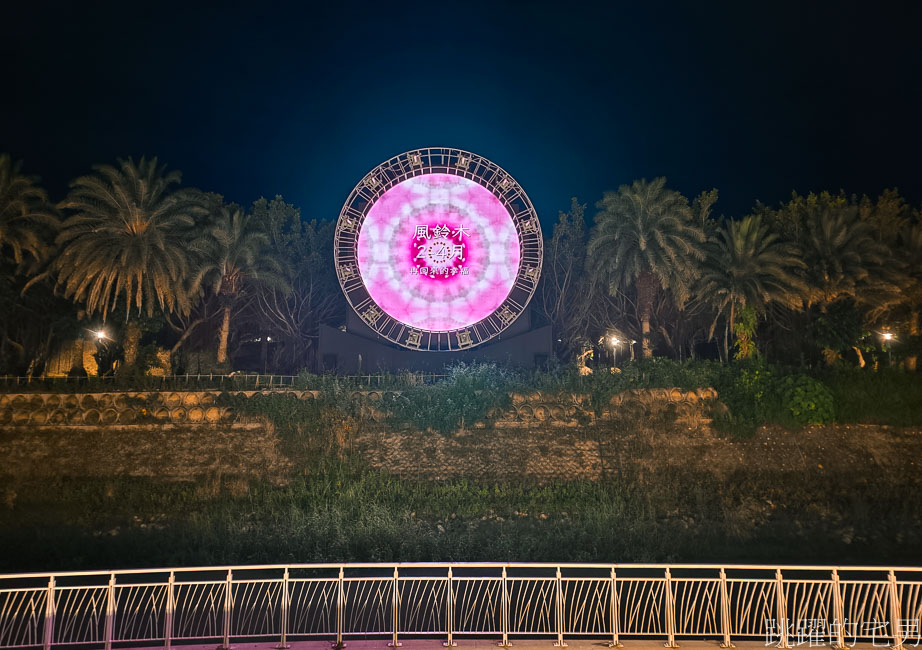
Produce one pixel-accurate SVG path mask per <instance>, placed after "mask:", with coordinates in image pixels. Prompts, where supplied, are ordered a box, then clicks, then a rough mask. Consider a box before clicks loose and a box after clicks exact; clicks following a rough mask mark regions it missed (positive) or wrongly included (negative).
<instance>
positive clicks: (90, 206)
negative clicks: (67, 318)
mask: <svg viewBox="0 0 922 650" xmlns="http://www.w3.org/2000/svg"><path fill="white" fill-rule="evenodd" d="M94 169H95V173H94V174H90V175H88V176H81V177H80V178H78V179H76V180H75V181H73V182H72V183H71V185H70V186H71V190H70V192H69V194H68V195H67V198H66V199H65V200H64V201H63V202H62V203H61V205H60V207H61V208H63V209H66V210H68V211H70V212H71V216H70V217H68V218H67V219H66V220H65V221H64V223H63V225H62V230H61V233H60V235H58V239H57V243H58V245H59V246H60V247H61V252H60V254H59V256H58V259H57V260H56V264H55V266H56V270H57V282H58V285H59V286H60V287H62V288H63V290H64V295H65V296H66V297H69V298H72V299H73V300H77V301H81V302H84V303H85V304H86V309H87V312H88V313H89V314H94V313H100V314H101V315H102V317H103V319H105V318H106V316H107V315H108V314H109V313H110V312H111V311H113V310H114V309H115V308H116V307H117V305H118V303H119V302H120V301H122V302H123V303H124V307H125V312H126V319H127V320H128V322H127V324H126V327H125V340H124V349H125V362H126V363H127V364H131V363H134V361H135V359H136V357H137V349H138V342H139V339H140V335H141V332H140V326H139V325H138V323H137V322H136V320H135V319H133V318H132V317H131V314H132V313H136V314H138V315H140V314H142V313H143V314H146V315H148V316H151V315H153V313H154V311H155V309H159V310H161V311H164V312H173V311H176V312H180V313H185V312H186V311H188V309H189V306H190V295H189V292H188V291H187V290H186V282H187V280H188V278H189V275H190V260H189V250H188V246H187V244H186V241H187V239H188V231H189V229H190V228H191V227H192V226H193V225H194V224H195V221H196V218H197V217H199V216H201V215H204V214H205V213H206V208H205V206H204V203H203V199H202V197H201V195H200V194H199V193H198V192H195V191H192V190H173V188H172V186H173V185H176V184H178V183H179V182H180V178H181V176H180V173H179V172H178V171H171V172H169V173H167V172H166V167H165V166H159V165H158V164H157V159H156V158H153V159H151V160H146V159H144V158H141V161H140V162H139V163H137V164H135V162H134V161H133V160H132V159H131V158H129V159H128V160H120V161H119V163H118V165H117V166H112V165H97V166H95V167H94Z"/></svg>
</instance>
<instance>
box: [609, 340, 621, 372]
mask: <svg viewBox="0 0 922 650" xmlns="http://www.w3.org/2000/svg"><path fill="white" fill-rule="evenodd" d="M609 342H610V343H611V360H612V365H613V366H617V365H618V345H619V344H620V343H621V339H619V338H618V337H617V336H613V337H611V339H610V340H609Z"/></svg>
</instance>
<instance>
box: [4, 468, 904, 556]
mask: <svg viewBox="0 0 922 650" xmlns="http://www.w3.org/2000/svg"><path fill="white" fill-rule="evenodd" d="M7 490H8V491H7V498H6V501H7V506H6V507H4V508H2V509H0V547H2V548H4V550H5V552H4V553H3V554H2V556H0V570H5V571H25V570H53V569H61V570H64V569H103V568H130V567H138V566H182V565H187V566H188V565H194V564H224V563H257V562H312V561H384V562H386V561H436V560H438V561H475V560H491V561H503V560H508V561H560V562H563V561H572V562H581V561H582V562H589V561H597V562H613V561H619V562H627V561H636V562H699V561H722V562H733V561H737V562H743V561H745V562H765V563H776V562H820V563H822V562H835V563H850V562H852V563H854V562H870V563H908V564H915V563H918V562H919V561H920V552H919V549H920V548H922V536H920V531H922V527H920V522H919V513H918V512H917V510H916V509H915V508H914V507H913V506H912V504H914V503H918V502H919V499H920V498H922V486H920V485H919V483H918V482H914V483H907V482H905V481H901V480H900V479H899V478H895V479H893V480H885V479H882V477H880V476H872V475H870V473H868V472H866V473H862V472H861V471H860V468H857V471H856V473H854V474H852V475H849V476H847V477H846V476H835V477H831V478H828V477H822V476H815V475H798V476H797V477H796V480H793V477H792V479H789V480H786V479H784V478H783V475H779V474H777V473H775V472H773V471H769V470H767V469H764V470H763V469H760V468H752V470H751V471H742V470H741V471H739V472H738V473H737V474H734V475H731V476H726V477H720V478H717V477H714V476H701V475H682V474H681V473H678V474H674V475H671V476H656V477H655V480H650V479H646V480H644V481H637V480H634V479H633V478H632V477H624V478H623V479H622V480H612V481H606V482H601V483H588V482H570V483H560V484H556V485H548V486H537V485H531V484H528V483H503V484H490V483H483V482H478V481H469V480H464V479H458V480H453V481H447V482H441V483H434V482H423V481H407V480H403V479H397V478H393V477H391V476H388V475H385V474H382V473H379V472H374V471H370V470H367V469H364V468H363V467H362V465H361V464H360V463H359V462H357V461H354V460H346V461H341V462H340V461H324V462H323V463H322V464H320V465H317V466H315V467H313V468H311V471H310V472H308V473H307V474H306V475H302V476H299V477H297V478H296V479H294V480H293V481H292V482H291V483H290V484H289V485H287V486H284V487H278V486H272V485H269V484H265V483H258V484H251V485H246V484H243V485H241V484H240V483H239V482H235V480H233V479H232V478H226V479H221V478H220V477H212V478H211V479H209V480H207V481H202V482H200V483H198V484H191V483H189V484H175V483H174V484H165V483H158V482H155V481H151V480H146V479H127V478H122V479H117V480H112V481H94V480H70V481H58V482H55V483H48V482H47V481H43V482H28V481H26V482H23V483H20V484H18V485H16V486H14V487H11V488H7ZM9 490H14V496H12V497H11V496H10V491H9ZM894 531H897V532H894Z"/></svg>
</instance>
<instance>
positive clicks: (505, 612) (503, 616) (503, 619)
mask: <svg viewBox="0 0 922 650" xmlns="http://www.w3.org/2000/svg"><path fill="white" fill-rule="evenodd" d="M502 585H503V607H502V610H501V611H500V616H499V618H500V624H501V625H502V627H503V640H502V641H501V642H500V643H499V646H500V647H501V648H508V647H509V646H511V645H512V644H511V643H509V592H508V590H507V589H506V567H503V581H502Z"/></svg>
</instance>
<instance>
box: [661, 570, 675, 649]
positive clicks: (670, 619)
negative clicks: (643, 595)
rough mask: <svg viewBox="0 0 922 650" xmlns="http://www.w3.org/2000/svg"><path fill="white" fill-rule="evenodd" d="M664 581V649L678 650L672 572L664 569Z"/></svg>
mask: <svg viewBox="0 0 922 650" xmlns="http://www.w3.org/2000/svg"><path fill="white" fill-rule="evenodd" d="M665 577H666V580H665V582H664V586H665V588H666V635H667V640H666V643H665V647H667V648H678V647H679V645H678V644H677V643H676V642H675V599H674V598H673V596H672V572H671V571H669V568H668V567H667V568H666V574H665Z"/></svg>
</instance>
